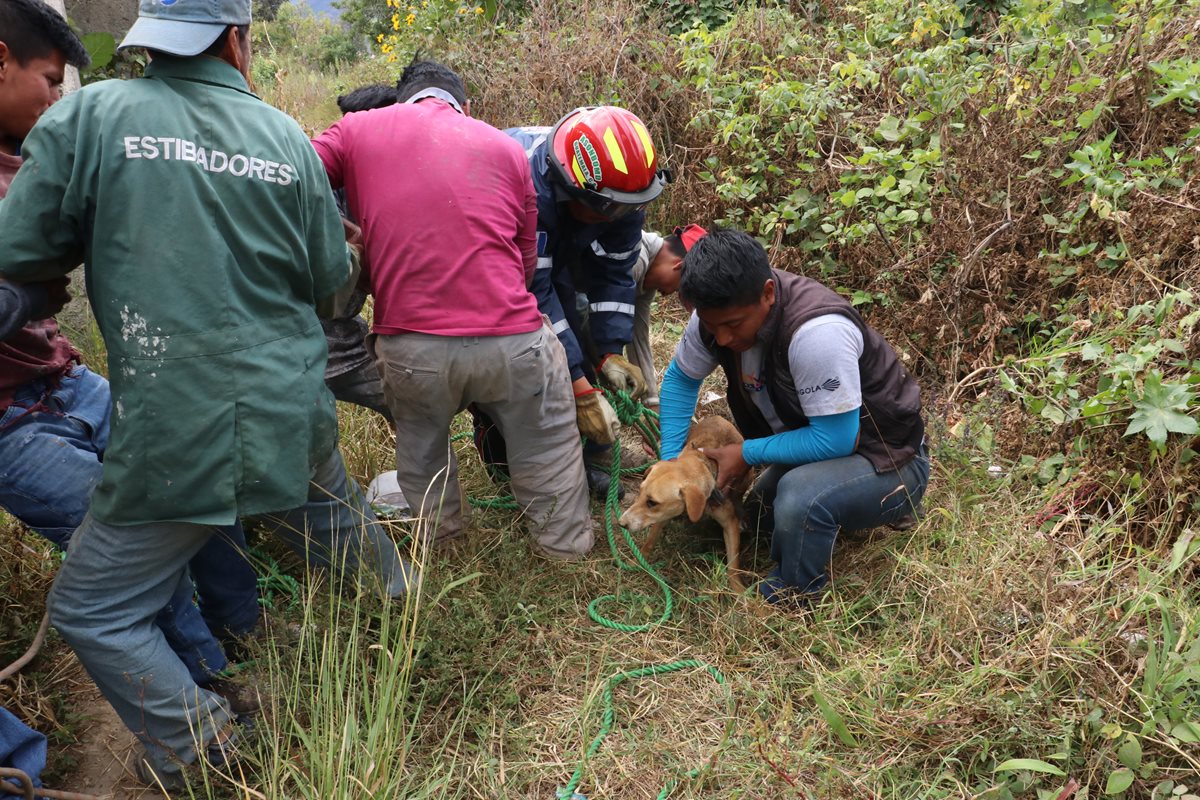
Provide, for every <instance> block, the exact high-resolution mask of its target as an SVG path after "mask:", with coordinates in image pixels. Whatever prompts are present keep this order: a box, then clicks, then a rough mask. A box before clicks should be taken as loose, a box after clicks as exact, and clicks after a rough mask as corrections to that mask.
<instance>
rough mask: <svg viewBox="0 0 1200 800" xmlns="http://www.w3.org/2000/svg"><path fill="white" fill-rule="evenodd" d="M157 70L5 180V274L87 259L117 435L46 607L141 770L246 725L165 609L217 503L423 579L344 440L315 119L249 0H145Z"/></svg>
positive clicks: (209, 748) (105, 88)
mask: <svg viewBox="0 0 1200 800" xmlns="http://www.w3.org/2000/svg"><path fill="white" fill-rule="evenodd" d="M139 12H140V13H139V17H138V21H137V22H136V23H135V24H134V26H133V28H132V29H131V30H130V32H129V34H128V36H127V37H126V39H125V41H124V43H123V45H122V46H124V47H130V46H133V47H144V48H146V49H148V50H149V51H150V52H151V53H152V56H153V60H152V62H151V63H150V66H149V67H147V69H146V74H145V77H143V78H139V79H137V80H130V81H104V82H102V83H98V84H93V85H91V86H87V87H84V88H83V89H82V90H80V91H78V92H76V93H74V94H72V95H70V96H69V97H67V98H65V99H63V100H62V101H60V102H58V103H56V104H55V105H54V106H53V107H52V108H51V109H50V110H49V111H47V112H46V113H45V114H44V115H43V116H42V118H41V120H40V121H39V122H38V124H37V126H36V127H35V128H34V129H33V130H32V131H31V132H30V134H29V136H28V138H26V140H25V144H24V149H23V155H24V158H25V163H24V165H23V166H22V168H21V171H20V172H19V173H18V174H17V177H16V178H15V179H14V180H13V184H12V188H11V189H10V191H9V193H8V197H7V199H6V200H5V201H4V202H3V203H0V276H3V277H7V278H10V279H12V280H16V281H19V282H30V281H48V280H54V279H56V278H60V277H62V276H64V275H66V274H68V273H69V272H71V271H72V270H73V269H74V268H75V266H76V265H77V264H78V263H79V262H80V260H82V259H84V258H86V260H87V278H88V280H87V288H88V298H89V300H90V301H91V305H92V308H93V310H94V311H95V314H96V321H97V324H98V325H99V327H100V332H101V334H102V335H103V336H104V343H105V346H106V348H107V351H108V365H109V376H110V379H111V381H110V382H111V388H112V406H113V413H112V435H111V439H110V441H109V444H108V448H107V450H106V451H105V458H104V468H103V472H102V473H101V477H100V483H99V485H98V486H97V487H96V489H95V492H94V493H93V494H92V502H91V507H90V510H89V512H88V514H87V516H86V517H85V518H84V520H83V523H82V524H81V525H80V527H79V529H78V530H77V531H76V532H75V534H74V536H73V538H72V541H71V551H70V557H69V558H68V559H67V560H66V562H65V563H64V564H63V566H62V569H61V570H60V571H59V573H58V577H57V579H56V580H55V582H54V587H53V589H52V590H51V592H50V600H49V608H50V619H51V621H52V622H53V623H54V626H55V627H56V628H57V629H58V631H59V633H61V634H62V637H63V639H64V640H66V641H67V643H68V644H70V645H71V647H72V648H73V649H74V650H75V652H76V654H77V655H78V656H79V660H80V662H82V663H83V665H84V667H86V668H87V670H88V673H89V674H90V675H91V676H92V678H93V679H94V680H95V682H96V685H97V686H98V687H99V689H100V691H101V692H102V693H103V694H104V696H105V697H106V698H107V699H108V701H109V702H110V703H112V705H113V708H114V709H116V711H117V713H118V714H119V715H120V717H121V720H122V721H123V722H124V723H125V724H126V725H127V726H128V727H129V729H130V730H132V731H133V732H134V733H135V734H137V736H138V738H139V739H140V740H141V741H142V743H143V744H144V745H145V747H146V753H145V756H144V758H142V759H139V761H138V762H137V765H138V772H139V775H141V777H142V778H143V779H144V780H146V781H147V782H151V783H159V784H161V785H162V786H164V787H165V788H168V789H174V788H177V787H179V786H181V785H182V784H183V783H184V780H183V777H182V771H181V770H182V766H183V765H186V764H189V763H192V762H194V761H196V760H197V758H199V757H205V758H207V759H208V760H209V761H210V762H213V763H221V762H223V761H224V760H225V759H226V758H227V757H228V754H229V752H230V741H231V739H232V738H233V737H235V736H236V735H237V726H235V725H232V724H231V722H232V720H233V712H232V710H231V708H230V706H229V704H228V703H227V702H226V701H225V700H224V699H223V698H221V697H220V696H218V695H216V694H213V693H212V692H209V691H207V690H205V689H202V688H200V687H198V686H197V685H196V683H195V682H194V681H193V680H192V678H191V677H190V676H189V675H188V671H187V669H186V668H185V667H184V664H183V663H182V662H181V661H180V659H179V658H178V656H176V655H175V654H174V653H172V652H171V650H170V649H169V648H168V647H167V645H166V641H165V639H164V638H163V634H162V631H161V630H160V629H159V628H157V627H155V625H154V624H153V623H154V619H155V615H156V614H158V612H159V611H160V610H161V609H162V608H163V607H164V606H165V605H166V604H167V603H168V601H169V600H170V599H171V597H172V595H173V593H174V591H175V589H176V587H177V586H178V585H179V582H180V580H181V579H182V578H183V575H184V570H185V569H186V567H187V563H188V561H189V560H190V559H191V558H192V557H193V556H194V555H195V554H196V553H197V552H199V551H200V549H201V548H203V547H204V545H205V544H206V543H207V542H208V541H209V540H210V539H211V537H212V536H213V535H215V534H216V533H217V532H218V531H219V530H220V527H221V526H227V525H231V524H233V523H234V522H235V521H236V520H237V519H238V518H239V517H242V516H261V517H263V518H264V519H265V520H266V522H267V525H268V526H269V527H271V528H272V529H274V530H275V531H276V532H277V533H278V534H279V535H280V536H281V537H282V538H283V539H284V540H285V541H287V542H288V544H290V545H291V546H293V548H295V549H296V550H297V551H299V552H300V553H301V554H303V555H305V556H307V557H308V558H309V560H310V561H314V562H316V563H320V564H334V565H337V566H339V567H343V568H344V569H346V570H348V571H351V572H353V571H357V570H358V568H359V567H361V568H362V571H363V573H365V574H364V578H365V579H366V582H368V583H371V584H373V585H374V584H378V585H379V586H380V588H381V589H382V591H383V592H384V593H386V594H388V595H390V596H392V597H402V596H403V595H404V594H405V592H406V591H407V590H408V589H409V586H410V584H411V583H413V582H414V581H415V577H416V576H415V574H414V572H413V570H412V569H411V568H410V567H409V565H407V564H405V563H403V562H402V560H401V559H400V557H399V555H398V553H397V551H396V547H395V545H394V544H393V543H392V541H391V540H390V539H388V537H387V535H386V534H385V533H384V532H383V530H382V529H381V527H380V526H379V524H378V522H377V521H376V519H375V517H374V514H373V513H372V512H371V510H370V508H369V507H368V506H366V504H365V503H364V502H363V499H362V493H361V492H360V491H359V489H358V486H357V485H355V484H354V482H353V481H351V480H348V479H347V477H346V471H345V468H344V466H343V464H342V460H341V456H340V455H339V454H338V451H337V416H336V414H335V411H334V401H333V396H332V395H331V394H330V393H329V390H328V389H327V388H326V387H325V383H324V372H325V359H326V347H325V337H324V335H323V334H322V332H321V325H320V323H319V322H318V319H317V312H316V307H317V306H318V305H320V306H322V307H332V306H335V305H336V304H335V303H332V302H328V299H329V298H330V297H332V296H334V295H335V294H336V293H337V292H338V290H339V289H341V288H342V287H343V285H344V284H345V283H346V282H347V279H348V277H349V272H350V269H349V255H348V250H347V247H346V243H345V240H344V234H343V231H342V224H341V221H340V219H339V218H338V215H337V210H336V208H335V205H334V201H333V195H332V193H331V192H330V191H329V186H328V183H327V182H326V180H325V175H324V170H323V169H322V168H321V163H320V161H318V160H317V157H316V154H315V153H314V152H313V149H312V146H311V145H310V144H309V141H308V137H307V136H305V135H304V132H303V131H302V130H300V127H299V126H298V125H297V124H296V122H295V121H294V120H292V119H289V118H288V117H287V116H286V115H285V114H283V113H282V112H280V111H277V110H275V109H273V108H271V107H270V106H268V105H267V104H266V103H264V102H262V100H260V99H259V98H257V97H255V96H254V94H252V93H251V92H250V89H249V87H248V85H247V78H248V76H249V69H250V35H249V24H250V0H174V1H173V2H171V3H169V4H167V3H163V2H160V0H142V3H141V7H140V10H139Z"/></svg>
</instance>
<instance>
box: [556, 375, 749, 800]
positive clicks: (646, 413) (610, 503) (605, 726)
mask: <svg viewBox="0 0 1200 800" xmlns="http://www.w3.org/2000/svg"><path fill="white" fill-rule="evenodd" d="M605 395H606V396H607V397H608V400H609V403H610V404H611V405H612V406H613V409H614V410H615V411H616V412H617V418H618V419H619V420H620V421H621V424H623V425H631V426H633V427H635V428H636V429H637V430H638V431H639V432H640V433H641V434H642V437H643V438H644V439H645V440H646V443H647V444H648V445H649V446H650V447H652V448H653V449H654V451H655V452H658V447H659V439H660V437H661V433H660V432H659V427H658V414H657V413H655V412H654V411H651V410H650V409H648V408H646V407H645V406H643V405H642V404H641V403H639V402H637V401H636V400H634V399H633V398H631V397H630V396H629V395H628V394H626V393H625V392H609V391H608V390H605ZM650 466H651V465H650V464H649V463H648V464H645V465H643V466H641V467H635V468H632V469H622V468H621V442H620V440H618V441H616V442H614V443H613V447H612V466H611V468H610V470H609V483H608V496H607V497H606V498H605V500H604V531H605V533H606V534H607V535H608V546H609V549H610V550H611V551H612V555H613V560H614V561H615V562H616V563H617V567H618V568H619V569H624V570H636V569H640V570H642V571H643V572H645V573H646V574H647V575H649V576H650V577H651V578H652V579H653V580H654V582H655V583H657V584H658V586H659V588H660V589H661V590H662V595H663V610H662V614H661V615H660V616H659V618H658V619H657V620H654V621H653V622H646V623H642V624H640V625H629V624H626V623H623V622H616V621H615V620H611V619H609V618H608V617H605V616H604V615H603V614H601V613H600V612H599V611H598V610H597V608H598V606H599V605H600V604H601V603H603V602H606V601H609V600H611V601H618V600H620V599H622V598H619V597H618V596H617V595H611V594H609V595H604V596H602V597H597V598H596V599H595V600H593V601H592V602H591V603H589V604H588V616H590V617H591V618H592V619H593V620H594V621H595V622H596V623H598V624H600V625H603V626H604V627H606V628H612V629H614V630H618V631H624V632H626V633H635V632H638V631H645V630H649V629H650V628H653V627H654V626H656V625H661V624H662V623H664V622H666V621H667V620H668V619H670V618H671V614H672V612H673V611H674V607H675V602H674V596H673V595H672V594H671V587H670V586H669V585H668V584H667V582H666V581H665V580H663V577H662V576H661V575H659V574H658V572H657V571H656V570H655V569H654V568H653V567H652V566H650V564H649V563H648V562H647V561H646V559H645V557H644V556H643V555H642V551H641V550H640V549H639V548H638V546H637V544H636V543H635V542H634V540H633V535H632V534H630V533H629V531H628V530H626V529H625V528H621V526H620V525H618V524H616V523H615V520H616V519H617V518H618V517H619V516H620V513H621V504H620V499H619V497H618V491H619V488H620V480H621V475H629V474H635V473H639V472H644V471H645V470H647V469H649V468H650ZM614 527H618V528H621V533H622V534H623V535H624V536H625V542H626V543H627V544H628V545H629V549H630V550H631V551H633V557H634V559H635V560H636V561H637V564H636V565H634V564H630V563H628V562H626V561H624V560H623V559H622V558H621V555H620V553H619V552H618V551H617V537H616V534H615V533H614V531H613V528H614ZM623 597H624V598H625V599H627V600H629V601H634V602H636V601H639V600H648V599H649V598H647V597H646V596H645V595H634V594H629V595H623ZM700 668H703V669H704V670H706V671H707V672H708V674H709V675H711V676H712V678H713V680H715V681H716V682H717V683H718V684H720V685H721V686H726V683H725V676H724V675H722V674H721V672H720V670H718V669H717V668H716V667H714V666H712V665H710V664H705V663H704V662H703V661H699V660H697V659H694V658H687V659H683V660H680V661H672V662H670V663H667V664H654V665H651V666H648V667H642V668H640V669H634V670H626V671H623V672H618V673H616V674H615V675H613V676H612V677H610V678H609V679H608V683H607V684H606V685H605V688H604V698H603V702H604V716H603V720H602V722H601V724H600V731H599V732H598V733H597V734H596V737H595V738H594V739H592V742H591V744H590V745H588V748H587V750H586V751H585V752H584V755H583V758H581V759H580V761H579V764H578V766H576V767H575V772H574V773H573V774H572V775H571V780H570V781H568V782H567V785H566V786H565V787H564V788H563V790H562V791H561V792H560V793H559V796H560V797H572V796H573V795H574V794H575V789H576V787H577V786H578V785H579V782H580V781H581V780H582V779H583V770H584V767H585V766H586V764H587V761H588V759H590V758H591V757H592V756H594V755H595V754H596V753H597V752H598V751H599V750H600V745H601V744H602V743H603V742H604V739H605V737H607V736H608V734H609V733H610V732H611V731H612V726H613V723H614V722H615V720H616V710H615V708H614V703H613V689H614V688H615V687H616V686H617V685H618V684H620V683H621V682H622V681H626V680H630V679H633V678H644V677H647V676H649V675H663V674H665V673H669V672H678V671H680V670H684V669H700ZM732 702H733V696H732V694H731V695H730V696H729V703H730V704H732ZM709 763H711V762H709ZM705 766H707V765H701V766H699V767H696V768H694V769H691V770H689V771H687V772H685V773H684V774H683V775H682V777H681V778H675V779H672V780H670V781H668V782H667V783H666V785H664V786H663V788H662V791H660V792H659V794H658V800H663V799H664V798H666V797H667V796H668V795H670V793H671V792H672V791H674V789H675V787H676V786H677V785H678V784H679V781H680V780H684V779H689V778H694V777H696V776H698V775H699V774H700V773H701V772H702V771H703V770H704V768H705Z"/></svg>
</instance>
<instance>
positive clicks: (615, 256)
mask: <svg viewBox="0 0 1200 800" xmlns="http://www.w3.org/2000/svg"><path fill="white" fill-rule="evenodd" d="M638 249H641V244H640V243H639V244H638V248H637V249H634V250H626V251H625V252H624V253H610V252H608V251H607V250H605V249H604V248H603V247H601V246H600V243H599V242H592V252H593V253H595V254H596V255H598V256H600V257H601V258H607V259H611V260H612V261H624V260H625V259H627V258H629V257H630V256H632V255H633V254H634V253H636V252H637V251H638Z"/></svg>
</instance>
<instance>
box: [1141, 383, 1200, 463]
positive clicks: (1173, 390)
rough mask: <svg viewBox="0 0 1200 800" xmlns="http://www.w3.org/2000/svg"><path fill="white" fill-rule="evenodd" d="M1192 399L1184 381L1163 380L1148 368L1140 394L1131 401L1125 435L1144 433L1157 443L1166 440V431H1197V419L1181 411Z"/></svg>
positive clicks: (1163, 442) (1160, 444)
mask: <svg viewBox="0 0 1200 800" xmlns="http://www.w3.org/2000/svg"><path fill="white" fill-rule="evenodd" d="M1191 400H1192V390H1191V387H1189V386H1188V385H1187V384H1184V383H1163V382H1162V375H1160V374H1159V373H1158V372H1151V373H1150V374H1149V375H1147V376H1146V383H1145V386H1144V387H1143V389H1142V396H1141V398H1140V399H1138V400H1137V402H1135V403H1134V404H1133V407H1134V412H1133V416H1131V417H1130V419H1129V427H1128V428H1126V429H1125V435H1126V436H1132V435H1133V434H1135V433H1145V434H1146V437H1147V438H1148V439H1150V441H1152V442H1154V443H1155V444H1156V445H1158V446H1159V447H1161V446H1163V445H1164V444H1166V441H1167V435H1168V434H1171V433H1180V434H1184V435H1187V436H1190V435H1192V434H1195V433H1198V432H1200V422H1197V421H1196V420H1195V419H1194V418H1192V417H1190V416H1188V415H1187V414H1186V413H1184V411H1185V410H1186V409H1187V407H1188V404H1189V403H1190V402H1191Z"/></svg>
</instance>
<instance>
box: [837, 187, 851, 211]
mask: <svg viewBox="0 0 1200 800" xmlns="http://www.w3.org/2000/svg"><path fill="white" fill-rule="evenodd" d="M838 200H840V201H841V203H842V205H844V206H845V207H846V208H849V207H850V206H852V205H854V192H853V191H846V192H843V193H842V196H841V197H839V198H838Z"/></svg>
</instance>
